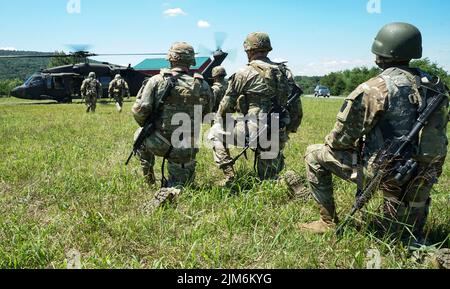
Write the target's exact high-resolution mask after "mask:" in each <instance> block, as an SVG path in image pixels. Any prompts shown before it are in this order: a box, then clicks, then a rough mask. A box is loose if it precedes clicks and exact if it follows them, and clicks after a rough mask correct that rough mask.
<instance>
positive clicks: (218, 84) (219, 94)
mask: <svg viewBox="0 0 450 289" xmlns="http://www.w3.org/2000/svg"><path fill="white" fill-rule="evenodd" d="M226 76H227V72H226V70H225V68H223V67H222V66H217V67H214V68H213V70H212V77H213V79H214V84H213V86H212V87H211V88H212V91H213V94H214V107H213V112H217V110H218V109H219V104H220V102H221V101H222V98H223V97H224V96H225V92H226V91H227V88H228V81H227V80H226V79H225V77H226Z"/></svg>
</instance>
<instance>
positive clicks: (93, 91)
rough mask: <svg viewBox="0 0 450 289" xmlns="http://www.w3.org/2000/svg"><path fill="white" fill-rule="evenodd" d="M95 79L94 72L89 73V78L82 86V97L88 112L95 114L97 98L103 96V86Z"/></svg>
mask: <svg viewBox="0 0 450 289" xmlns="http://www.w3.org/2000/svg"><path fill="white" fill-rule="evenodd" d="M95 77H96V75H95V73H94V72H91V73H89V77H88V78H87V79H85V80H84V81H83V83H82V85H81V96H82V97H83V99H84V101H85V103H86V107H87V110H86V112H95V109H96V107H97V98H101V97H102V94H103V89H102V84H101V83H100V82H99V81H98V80H97V79H96V78H95Z"/></svg>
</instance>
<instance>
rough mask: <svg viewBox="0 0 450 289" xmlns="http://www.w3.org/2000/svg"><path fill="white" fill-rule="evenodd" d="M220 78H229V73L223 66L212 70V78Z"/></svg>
mask: <svg viewBox="0 0 450 289" xmlns="http://www.w3.org/2000/svg"><path fill="white" fill-rule="evenodd" d="M219 76H222V77H225V76H227V72H226V70H225V68H223V67H222V66H217V67H214V68H213V70H212V77H219Z"/></svg>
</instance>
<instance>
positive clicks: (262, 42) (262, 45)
mask: <svg viewBox="0 0 450 289" xmlns="http://www.w3.org/2000/svg"><path fill="white" fill-rule="evenodd" d="M244 49H245V51H272V44H271V42H270V37H269V35H267V33H264V32H254V33H250V34H249V35H248V36H247V38H246V39H245V42H244Z"/></svg>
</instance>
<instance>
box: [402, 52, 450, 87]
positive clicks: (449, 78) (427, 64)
mask: <svg viewBox="0 0 450 289" xmlns="http://www.w3.org/2000/svg"><path fill="white" fill-rule="evenodd" d="M411 66H413V67H417V68H420V69H422V70H423V71H425V72H427V73H429V74H431V75H433V76H438V77H439V78H441V80H442V81H444V82H445V83H446V84H447V86H450V74H449V73H448V72H447V71H446V70H445V69H444V68H443V67H442V66H439V64H437V63H436V62H432V61H431V60H430V59H429V58H424V59H420V60H414V61H412V62H411Z"/></svg>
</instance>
